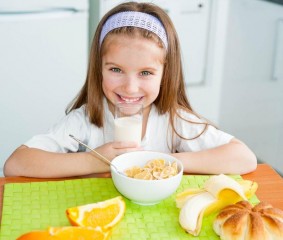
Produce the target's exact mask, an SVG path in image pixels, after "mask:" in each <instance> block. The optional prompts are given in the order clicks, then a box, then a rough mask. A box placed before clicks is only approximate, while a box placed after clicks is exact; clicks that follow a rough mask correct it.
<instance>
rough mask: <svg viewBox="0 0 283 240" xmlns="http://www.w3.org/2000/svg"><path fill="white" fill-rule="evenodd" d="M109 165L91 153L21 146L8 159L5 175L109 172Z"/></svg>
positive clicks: (60, 174) (33, 175)
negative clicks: (57, 151)
mask: <svg viewBox="0 0 283 240" xmlns="http://www.w3.org/2000/svg"><path fill="white" fill-rule="evenodd" d="M107 171H109V167H108V165H106V164H105V163H103V162H101V161H100V160H98V159H96V158H95V156H93V155H92V154H91V153H88V152H82V153H52V152H46V151H43V150H40V149H35V148H28V147H26V146H21V147H19V148H18V149H17V150H16V151H15V152H14V153H13V154H12V155H11V156H10V157H9V159H8V160H7V161H6V163H5V166H4V174H5V176H26V177H38V178H60V177H71V176H81V175H88V174H91V173H94V172H107Z"/></svg>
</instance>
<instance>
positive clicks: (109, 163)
mask: <svg viewBox="0 0 283 240" xmlns="http://www.w3.org/2000/svg"><path fill="white" fill-rule="evenodd" d="M69 136H70V137H71V138H73V139H74V140H75V141H77V142H78V143H79V144H81V145H83V146H85V147H86V148H88V149H89V150H90V151H92V152H94V153H95V154H96V155H97V156H99V159H100V160H102V161H103V162H105V163H107V164H108V165H111V166H112V167H114V168H115V169H116V170H117V168H116V166H115V165H114V164H112V163H111V162H110V161H109V160H108V159H107V158H105V157H104V156H102V155H101V154H100V153H99V152H97V151H95V150H94V149H92V148H91V147H89V146H88V145H86V144H85V143H83V142H82V141H80V140H79V139H77V138H76V137H74V136H73V135H72V134H69Z"/></svg>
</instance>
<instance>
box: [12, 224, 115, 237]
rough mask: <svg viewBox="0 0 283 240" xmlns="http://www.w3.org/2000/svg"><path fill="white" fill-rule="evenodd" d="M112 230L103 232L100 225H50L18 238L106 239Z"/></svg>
mask: <svg viewBox="0 0 283 240" xmlns="http://www.w3.org/2000/svg"><path fill="white" fill-rule="evenodd" d="M109 236H110V232H109V231H108V232H103V231H102V230H101V228H100V227H96V228H92V227H50V228H49V229H48V230H46V231H32V232H29V233H26V234H24V235H22V236H20V237H19V238H17V240H56V239H57V240H77V239H80V240H89V239H96V240H106V239H108V238H109Z"/></svg>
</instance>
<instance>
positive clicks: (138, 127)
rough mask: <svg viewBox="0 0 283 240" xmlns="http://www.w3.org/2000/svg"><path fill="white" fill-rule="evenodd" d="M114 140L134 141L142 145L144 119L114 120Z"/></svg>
mask: <svg viewBox="0 0 283 240" xmlns="http://www.w3.org/2000/svg"><path fill="white" fill-rule="evenodd" d="M114 126H115V129H114V140H115V141H134V142H138V144H139V145H140V144H141V135H142V119H141V118H136V117H121V118H116V119H115V120H114Z"/></svg>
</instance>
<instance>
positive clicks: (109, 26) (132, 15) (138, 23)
mask: <svg viewBox="0 0 283 240" xmlns="http://www.w3.org/2000/svg"><path fill="white" fill-rule="evenodd" d="M120 27H138V28H143V29H146V30H149V31H151V32H153V33H155V34H156V35H157V36H158V37H159V38H160V39H161V41H162V42H163V44H164V46H165V48H166V49H167V48H168V41H167V35H166V31H165V28H164V26H163V24H162V23H161V22H160V20H159V19H158V18H156V17H154V16H152V15H150V14H147V13H143V12H134V11H128V12H119V13H116V14H114V15H112V16H110V17H109V18H108V19H107V21H106V22H105V23H104V25H103V27H102V30H101V34H100V39H99V43H100V45H101V44H102V42H103V39H104V38H105V36H106V35H107V34H108V33H109V32H110V31H112V30H113V29H116V28H120Z"/></svg>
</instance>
